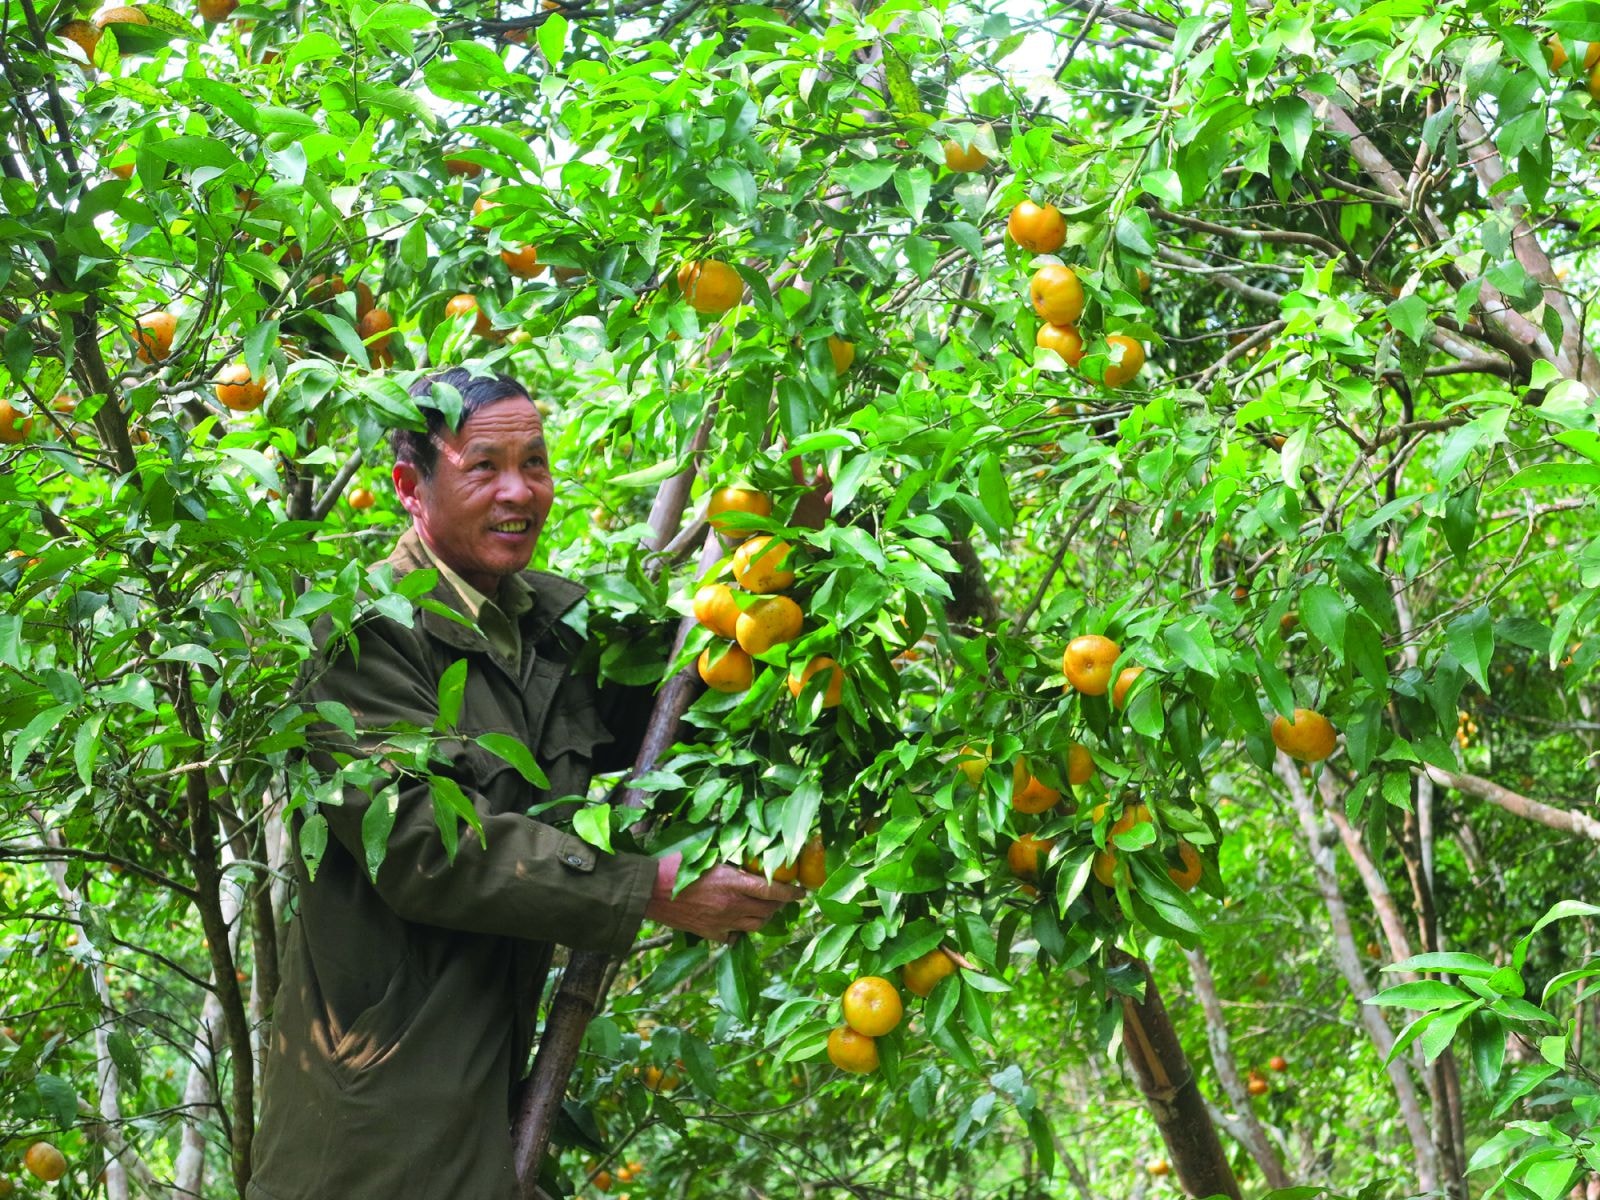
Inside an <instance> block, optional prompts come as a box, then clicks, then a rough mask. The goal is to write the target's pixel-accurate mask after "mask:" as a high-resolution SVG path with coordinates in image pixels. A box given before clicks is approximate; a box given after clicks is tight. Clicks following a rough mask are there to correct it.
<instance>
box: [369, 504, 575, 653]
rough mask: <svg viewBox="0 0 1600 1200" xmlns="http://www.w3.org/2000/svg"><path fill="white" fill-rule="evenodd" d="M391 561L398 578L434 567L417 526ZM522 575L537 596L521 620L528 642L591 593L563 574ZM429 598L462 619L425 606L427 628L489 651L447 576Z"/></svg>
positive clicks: (405, 536)
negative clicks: (456, 618) (453, 617)
mask: <svg viewBox="0 0 1600 1200" xmlns="http://www.w3.org/2000/svg"><path fill="white" fill-rule="evenodd" d="M388 561H389V568H390V570H391V571H392V573H393V575H394V578H395V579H400V578H402V577H404V576H406V575H409V574H411V572H412V571H421V570H432V569H433V561H432V558H431V557H430V556H429V554H428V548H427V547H426V546H424V545H423V544H422V538H421V536H420V535H419V534H418V533H417V530H416V527H415V526H413V527H412V528H410V529H408V530H406V531H405V533H404V534H402V535H401V538H400V540H399V541H398V542H397V543H396V544H395V548H394V549H393V550H392V551H391V552H390V554H389V560H388ZM518 577H519V578H520V579H521V580H522V582H523V583H525V584H526V585H527V587H528V594H529V595H530V596H531V597H532V598H533V607H532V608H530V609H529V610H528V611H527V612H525V613H523V614H522V619H521V622H520V624H521V629H522V636H523V638H524V639H525V643H526V644H528V645H533V644H536V643H537V642H538V641H539V639H541V638H542V637H544V635H545V633H546V632H547V631H548V630H549V629H550V627H551V626H552V625H554V624H555V623H556V622H557V621H558V620H560V619H561V617H562V615H563V614H565V613H566V612H568V611H569V610H571V609H572V608H574V607H575V606H576V605H577V603H578V602H579V601H580V600H582V599H583V598H584V596H585V595H587V594H588V589H587V588H585V587H584V586H583V585H582V584H578V583H574V582H573V581H572V580H570V579H563V578H562V577H561V576H560V575H552V574H551V573H550V572H549V571H523V572H522V573H521V574H520V575H519V576H518ZM428 599H430V600H437V601H438V602H439V603H440V604H442V605H443V606H444V607H445V608H448V609H449V610H450V611H451V612H453V613H456V614H458V615H459V616H460V618H461V620H460V621H455V620H452V619H451V618H449V617H447V616H445V615H444V614H443V613H438V612H434V611H433V610H432V609H421V610H420V615H421V618H422V627H423V629H425V630H426V631H427V632H428V633H429V634H431V635H432V636H434V637H436V638H438V639H439V640H440V641H442V642H445V643H446V644H448V645H451V646H454V647H455V648H456V649H458V650H474V651H482V652H487V651H488V649H489V642H488V640H487V639H486V638H485V637H484V636H483V634H481V633H479V632H478V626H477V622H476V621H474V620H473V619H472V614H471V613H470V612H468V611H467V607H466V603H465V602H464V601H463V600H462V598H461V594H460V593H459V592H457V591H456V589H455V588H454V587H452V586H451V585H450V582H449V580H447V579H445V578H444V576H443V575H441V576H440V577H439V581H438V583H436V584H434V586H433V590H432V591H430V592H429V593H428ZM462 622H465V624H462Z"/></svg>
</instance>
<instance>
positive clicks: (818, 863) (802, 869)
mask: <svg viewBox="0 0 1600 1200" xmlns="http://www.w3.org/2000/svg"><path fill="white" fill-rule="evenodd" d="M794 877H795V879H796V881H798V882H799V884H800V886H801V887H803V888H807V889H809V890H811V891H813V892H814V891H816V890H817V889H818V888H819V887H821V886H822V885H823V884H824V883H826V882H827V879H828V848H827V847H826V846H824V845H823V844H822V835H821V834H820V833H814V834H812V835H811V836H810V837H809V838H807V839H806V844H805V845H804V846H803V847H802V848H801V850H800V861H799V862H798V863H796V864H795V876H794Z"/></svg>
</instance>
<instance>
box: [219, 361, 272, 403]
mask: <svg viewBox="0 0 1600 1200" xmlns="http://www.w3.org/2000/svg"><path fill="white" fill-rule="evenodd" d="M215 391H216V394H217V400H218V402H219V403H220V404H221V405H222V406H223V407H224V408H230V409H232V410H233V411H234V412H254V411H255V410H256V409H258V408H260V407H261V404H262V402H263V401H264V400H266V398H267V385H266V382H265V381H264V380H259V379H256V378H254V377H253V376H252V375H251V374H250V368H249V367H247V366H245V364H244V363H242V362H239V363H229V364H228V365H227V366H225V367H223V368H222V370H220V371H218V372H217V386H216V388H215Z"/></svg>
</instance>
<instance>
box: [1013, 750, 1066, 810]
mask: <svg viewBox="0 0 1600 1200" xmlns="http://www.w3.org/2000/svg"><path fill="white" fill-rule="evenodd" d="M1060 801H1061V793H1060V792H1058V791H1056V790H1055V788H1053V787H1050V786H1049V785H1048V784H1045V783H1042V782H1040V781H1039V780H1038V779H1037V778H1035V777H1034V775H1033V772H1032V771H1030V770H1029V769H1028V760H1027V759H1026V758H1022V757H1020V756H1019V757H1018V758H1017V761H1016V762H1014V763H1012V764H1011V807H1012V808H1014V809H1016V810H1017V811H1018V812H1024V813H1042V812H1044V811H1046V810H1047V809H1051V808H1054V807H1055V806H1056V805H1057V804H1058V803H1060Z"/></svg>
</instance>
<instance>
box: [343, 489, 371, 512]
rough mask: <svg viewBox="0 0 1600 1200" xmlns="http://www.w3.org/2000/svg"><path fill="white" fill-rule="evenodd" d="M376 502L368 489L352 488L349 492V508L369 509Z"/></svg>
mask: <svg viewBox="0 0 1600 1200" xmlns="http://www.w3.org/2000/svg"><path fill="white" fill-rule="evenodd" d="M377 502H378V498H377V497H376V496H374V495H373V494H372V492H371V490H370V489H368V488H364V487H358V488H353V489H352V490H351V492H350V507H351V508H355V509H362V508H371V507H372V506H373V505H374V504H376V503H377Z"/></svg>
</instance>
